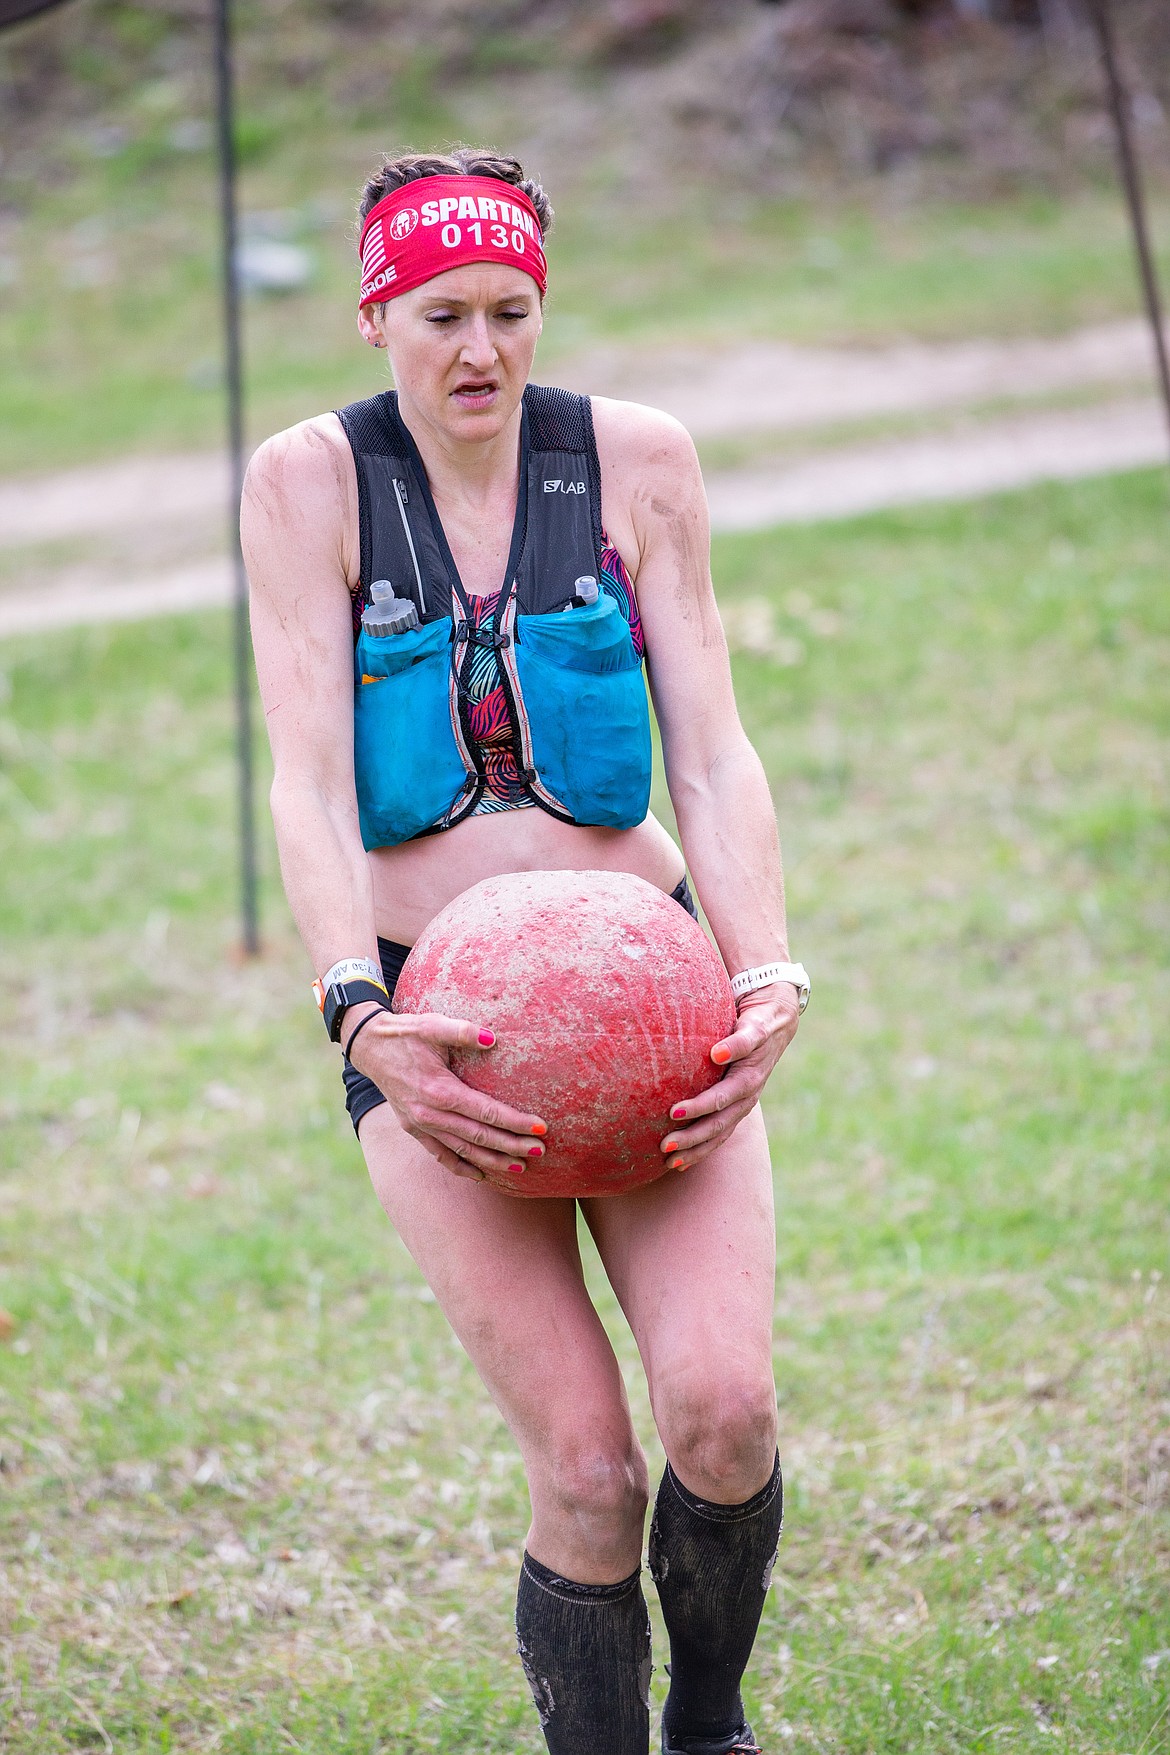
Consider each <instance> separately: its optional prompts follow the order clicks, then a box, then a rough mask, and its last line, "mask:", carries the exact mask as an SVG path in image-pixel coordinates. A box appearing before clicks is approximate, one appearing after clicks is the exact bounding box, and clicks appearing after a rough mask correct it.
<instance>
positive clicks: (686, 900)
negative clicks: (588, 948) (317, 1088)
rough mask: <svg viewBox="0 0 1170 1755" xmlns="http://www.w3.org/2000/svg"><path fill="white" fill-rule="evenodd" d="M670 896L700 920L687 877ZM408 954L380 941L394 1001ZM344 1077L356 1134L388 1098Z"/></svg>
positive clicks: (348, 1070)
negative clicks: (362, 1122)
mask: <svg viewBox="0 0 1170 1755" xmlns="http://www.w3.org/2000/svg"><path fill="white" fill-rule="evenodd" d="M670 896H671V900H672V901H673V902H677V903H678V904H679V905H680V907H683V908H685V909H686V911H687V913H688V914H690V915H693V917H694V918H695V919H696V920H697V919H698V918H699V911H698V909H697V908H696V907H695V898H694V897H693V896H692V895H691V886H690V884H689V883H688V882H687V880H686V878H685V877H684V878H683V879H682V882H681V883H680V884H679V885H678V888H677V889H674V890H672V891H671V892H670ZM409 955H410V946H409V945H400V944H395V942H394V940H393V939H389V938H380V939H379V940H378V956H379V957H380V958H381V962H382V977H383V980H384V981H385V983H386V991H387V993H388V994H389V995H390V997H391V999H393V998H394V989H395V986H396V985H397V982H398V977H399V976H400V975H401V973H402V965H403V963H405V961H406V959H407V957H408V956H409ZM341 1076H342V1078H343V1079H344V1080H345V1107H346V1108H347V1109H348V1110H349V1119H350V1120H351V1121H352V1122H353V1131H354V1132H355V1133H356V1132H357V1131H358V1128H359V1126H360V1125H361V1121H362V1117H363V1116H365V1115H368V1114H369V1113H370V1110H371V1109H376V1108H377V1107H378V1104H379V1103H384V1102H385V1101H386V1099H385V1097H383V1095H382V1093H381V1091H380V1090H379V1089H378V1087H377V1085H376V1084H375V1083H374V1081H373V1079H368V1078H367V1077H366V1075H365V1073H360V1072H359V1071H358V1069H357V1067H356V1066H351V1065H350V1063H349V1061H348V1060H343V1061H342V1063H341Z"/></svg>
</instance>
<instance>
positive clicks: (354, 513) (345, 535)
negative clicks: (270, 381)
mask: <svg viewBox="0 0 1170 1755" xmlns="http://www.w3.org/2000/svg"><path fill="white" fill-rule="evenodd" d="M357 533H358V495H357V475H356V472H355V469H354V462H353V453H352V451H351V450H350V447H349V441H348V440H347V438H346V436H345V432H344V429H343V428H342V425H341V422H340V421H339V420H338V418H337V416H336V415H335V414H320V415H316V416H315V417H314V418H313V419H312V420H304V421H300V422H299V423H298V424H297V425H296V426H295V427H288V428H286V429H285V431H284V432H282V433H274V434H273V435H272V437H271V438H270V439H265V441H264V443H263V444H262V445H260V446H259V447H258V448H257V450H256V451H255V452H254V454H253V456H252V459H251V461H250V463H249V464H248V470H247V474H246V476H245V477H244V499H243V505H242V507H241V512H240V534H241V536H242V539H243V543H244V557H245V559H246V561H247V563H248V571H249V574H250V575H251V576H252V579H253V583H256V581H257V580H262V579H263V578H264V577H265V576H266V570H269V569H271V568H275V569H276V572H277V573H278V574H279V575H280V576H281V577H284V576H285V575H286V574H287V573H288V571H289V569H290V567H293V566H299V567H304V566H306V565H309V564H310V563H311V567H312V570H313V571H314V573H315V574H319V573H320V572H321V570H322V568H324V567H328V566H332V567H334V568H337V569H338V570H339V572H340V574H341V576H342V577H343V578H344V580H345V582H346V584H347V586H349V587H350V588H352V587H353V585H354V584H355V583H356V581H357V576H358V534H357Z"/></svg>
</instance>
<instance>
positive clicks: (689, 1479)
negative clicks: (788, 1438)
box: [655, 1371, 776, 1505]
mask: <svg viewBox="0 0 1170 1755" xmlns="http://www.w3.org/2000/svg"><path fill="white" fill-rule="evenodd" d="M655 1412H656V1414H657V1416H658V1427H659V1431H660V1433H661V1436H662V1442H663V1445H664V1447H665V1449H666V1454H667V1456H668V1457H669V1459H670V1464H671V1467H672V1468H673V1469H674V1471H675V1473H676V1474H677V1475H678V1476H679V1478H680V1480H681V1481H682V1482H683V1485H684V1486H686V1487H689V1488H690V1490H691V1492H692V1493H697V1494H698V1495H699V1497H700V1498H702V1499H711V1500H713V1501H715V1503H717V1504H721V1505H739V1504H742V1502H743V1501H744V1500H745V1499H750V1498H751V1496H752V1494H753V1493H757V1492H758V1491H759V1490H760V1488H761V1487H763V1486H765V1485H766V1483H767V1481H768V1478H769V1476H770V1475H771V1472H772V1468H773V1465H774V1463H775V1459H776V1388H775V1384H774V1383H773V1380H772V1376H771V1373H770V1372H768V1371H756V1372H752V1371H744V1372H732V1373H725V1374H724V1375H723V1376H722V1377H720V1376H718V1375H717V1374H715V1373H712V1374H711V1375H704V1376H703V1377H696V1376H693V1375H688V1376H687V1377H686V1378H685V1379H683V1380H680V1381H678V1382H676V1383H675V1384H673V1385H671V1386H669V1387H668V1388H667V1389H666V1390H665V1392H664V1393H663V1394H662V1395H661V1396H659V1397H656V1398H655Z"/></svg>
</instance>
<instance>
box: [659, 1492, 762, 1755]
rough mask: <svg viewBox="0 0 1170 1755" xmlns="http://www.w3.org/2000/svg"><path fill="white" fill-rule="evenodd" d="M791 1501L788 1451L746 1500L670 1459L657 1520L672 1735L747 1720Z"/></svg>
mask: <svg viewBox="0 0 1170 1755" xmlns="http://www.w3.org/2000/svg"><path fill="white" fill-rule="evenodd" d="M783 1509H784V1486H783V1482H782V1481H781V1478H780V1459H779V1457H777V1459H776V1467H775V1469H774V1470H773V1471H772V1478H771V1480H770V1481H769V1482H768V1484H767V1486H766V1487H764V1488H762V1489H761V1491H760V1492H759V1493H757V1494H756V1495H755V1496H754V1498H751V1499H748V1500H746V1501H745V1502H744V1503H743V1504H742V1505H716V1504H714V1503H712V1501H711V1500H708V1499H700V1498H698V1496H697V1495H696V1494H694V1493H690V1492H688V1491H687V1489H686V1488H685V1487H684V1486H683V1484H682V1482H681V1481H680V1480H679V1478H678V1476H677V1475H676V1474H675V1472H674V1470H673V1469H672V1468H671V1467H670V1464H669V1463H668V1464H667V1465H666V1473H665V1474H664V1475H663V1477H662V1483H661V1485H660V1487H659V1489H658V1499H657V1502H656V1504H655V1507H654V1521H653V1523H652V1524H651V1526H650V1572H651V1576H652V1577H653V1579H654V1582H655V1584H656V1585H657V1586H658V1595H659V1599H660V1600H661V1603H662V1615H663V1619H664V1620H665V1622H666V1630H667V1632H668V1633H669V1634H670V1693H669V1694H668V1695H667V1698H666V1706H665V1708H664V1709H663V1715H662V1722H663V1727H664V1729H665V1731H666V1733H667V1738H668V1740H669V1741H670V1742H671V1743H672V1744H675V1745H685V1743H686V1742H687V1741H688V1740H689V1739H696V1740H699V1741H702V1740H707V1739H709V1740H711V1741H713V1742H718V1741H719V1739H720V1738H724V1737H732V1736H734V1734H735V1733H736V1731H738V1730H740V1729H741V1728H742V1726H743V1722H744V1716H743V1701H742V1700H741V1699H740V1693H739V1684H740V1679H741V1677H742V1676H743V1673H744V1671H745V1669H746V1668H747V1662H748V1658H749V1657H750V1656H751V1652H752V1645H753V1644H754V1642H755V1637H756V1629H757V1627H758V1626H759V1624H760V1615H761V1613H762V1611H763V1607H764V1598H765V1597H766V1595H767V1593H768V1585H769V1584H770V1583H771V1579H772V1566H773V1564H774V1562H775V1558H776V1544H777V1542H778V1541H779V1539H780V1524H781V1519H782V1515H783Z"/></svg>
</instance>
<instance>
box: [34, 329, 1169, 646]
mask: <svg viewBox="0 0 1170 1755" xmlns="http://www.w3.org/2000/svg"><path fill="white" fill-rule="evenodd" d="M556 377H557V379H558V381H559V382H562V383H565V384H566V385H569V386H571V387H578V386H584V385H585V384H586V383H588V384H589V385H590V386H591V387H592V388H593V389H594V390H595V391H599V392H601V393H604V392H605V391H607V390H608V391H611V392H613V393H615V394H616V393H620V394H622V395H624V396H626V397H630V398H632V399H634V400H640V401H646V402H650V403H654V404H656V405H657V406H659V407H663V408H667V409H668V410H669V411H670V412H671V413H673V414H675V415H677V416H678V418H679V419H681V420H683V421H684V422H685V424H686V425H687V426H688V427H689V428H690V430H691V431H692V432H693V433H694V434H695V436H696V438H698V439H699V440H700V441H702V440H704V439H712V438H726V437H729V436H734V435H744V436H747V435H750V434H752V433H762V432H770V433H776V434H781V433H786V432H787V433H792V432H794V431H803V432H805V433H807V434H808V435H809V437H810V440H812V439H813V438H814V436H815V430H816V428H817V427H825V426H835V427H839V426H841V425H842V424H844V423H847V422H848V421H857V420H872V419H874V418H876V417H879V416H887V417H892V416H898V415H906V414H919V415H920V414H922V413H924V412H929V411H935V412H938V413H939V414H940V416H945V417H946V424H945V425H940V427H939V428H938V429H936V430H932V431H930V432H928V433H925V434H922V433H920V434H918V435H916V436H915V437H913V438H890V439H875V440H870V441H868V442H865V443H852V444H835V445H832V446H830V447H827V448H826V447H824V446H822V447H821V448H819V449H818V448H812V449H810V450H808V451H807V452H805V453H804V454H802V455H793V454H792V453H791V451H789V452H787V453H786V454H785V455H784V456H783V457H781V458H778V459H776V460H773V461H769V462H768V463H767V464H760V465H758V466H755V467H752V468H746V469H736V470H726V471H714V472H710V471H709V472H708V475H707V487H708V493H709V496H710V500H711V514H712V524H713V526H714V528H715V529H716V530H752V529H763V528H767V527H768V526H770V525H775V524H784V523H798V522H805V521H809V520H816V519H826V518H838V517H848V516H851V515H852V514H855V513H858V512H865V511H872V510H875V509H878V508H880V507H883V506H899V505H908V504H911V503H913V502H915V501H924V500H941V499H963V498H973V497H977V496H979V495H982V494H986V493H992V492H995V491H998V490H1001V489H1005V488H1011V487H1019V486H1024V485H1026V484H1028V483H1030V482H1036V481H1043V480H1056V479H1067V478H1070V477H1076V476H1082V475H1093V474H1100V473H1106V472H1109V471H1112V470H1121V469H1131V468H1136V467H1139V466H1141V465H1143V464H1152V463H1157V462H1159V461H1161V460H1162V459H1164V458H1166V457H1167V456H1168V455H1170V442H1168V439H1167V434H1166V427H1165V422H1164V419H1163V416H1162V412H1161V409H1160V406H1159V404H1158V403H1157V401H1156V400H1155V399H1154V397H1153V396H1151V395H1149V394H1146V395H1140V394H1138V395H1135V394H1133V393H1132V392H1133V391H1134V390H1140V389H1145V388H1146V387H1147V386H1149V384H1150V382H1151V377H1152V361H1151V349H1150V343H1149V337H1148V335H1147V334H1146V332H1145V331H1144V330H1143V328H1142V326H1141V325H1140V324H1139V323H1118V324H1109V325H1102V326H1098V327H1096V328H1093V329H1086V330H1082V331H1080V332H1078V333H1077V334H1074V335H1071V336H1067V337H1064V338H1062V339H1060V340H1057V341H1051V340H1041V341H1015V342H989V341H976V342H967V343H962V344H957V345H950V346H943V345H937V346H927V345H925V344H920V343H906V344H904V345H899V346H896V347H892V348H888V349H883V350H881V351H877V350H860V349H859V350H840V351H830V350H827V349H807V350H806V349H798V348H793V347H785V346H781V345H778V344H763V343H753V344H750V345H748V346H745V347H739V348H734V349H726V350H721V351H719V352H718V353H708V354H694V355H689V356H688V355H683V354H680V353H678V352H671V353H669V354H664V355H662V356H659V357H654V358H651V359H647V358H646V356H645V355H644V354H639V355H638V356H636V357H635V356H632V355H630V354H628V353H621V352H618V351H617V350H607V351H606V352H604V353H601V352H598V353H596V354H594V355H593V356H591V357H590V358H589V359H581V360H577V361H574V362H571V364H570V365H569V366H567V367H566V369H565V370H564V371H562V372H558V373H557V374H556ZM1110 389H1112V390H1113V391H1114V392H1115V394H1114V395H1113V396H1112V397H1111V398H1110V399H1108V400H1103V401H1097V402H1094V403H1092V404H1091V405H1090V406H1087V407H1065V408H1062V409H1060V410H1053V409H1046V410H1043V411H1037V410H1033V411H1032V412H1026V411H1025V410H1023V409H1022V410H1021V412H1019V413H1017V414H1013V415H1012V416H1011V417H1010V418H1005V417H1004V416H1003V415H1002V414H1000V415H998V416H997V417H996V418H994V419H978V420H976V419H970V418H963V419H960V420H959V421H958V422H956V414H957V413H960V412H961V411H963V410H965V409H969V408H971V407H973V406H977V405H980V404H982V405H984V406H986V405H987V404H988V403H999V402H1003V401H1019V402H1021V403H1026V402H1027V400H1028V399H1029V398H1032V399H1035V398H1037V397H1043V396H1052V395H1054V394H1063V395H1070V394H1075V393H1077V392H1081V393H1085V394H1088V395H1091V396H1092V395H1095V396H1100V395H1101V394H1102V392H1107V391H1109V390H1110ZM1121 391H1129V392H1130V394H1128V395H1119V394H1116V392H1121ZM226 498H227V480H226V472H225V468H224V464H223V460H222V458H221V457H219V456H217V455H214V454H211V455H195V456H172V457H157V458H132V459H126V460H123V461H120V462H117V463H112V464H103V465H97V466H94V467H92V468H88V469H78V470H71V471H68V472H63V473H61V474H58V475H54V476H49V477H42V478H40V479H31V480H24V481H9V482H0V549H6V550H9V551H13V552H14V559H15V561H16V566H15V571H13V568H12V567H11V566H10V567H9V573H10V576H11V578H12V583H11V585H10V586H9V588H8V589H6V590H4V591H2V592H0V637H4V636H11V635H17V634H23V633H31V632H34V631H36V630H38V629H43V628H51V627H63V626H68V625H71V624H75V623H84V622H98V621H111V620H125V619H132V618H135V617H138V616H144V615H158V614H164V613H167V612H176V611H181V610H190V609H196V608H200V607H204V606H207V605H213V604H221V603H225V602H227V601H228V597H229V594H230V588H231V581H230V571H229V568H228V566H227V563H226V561H225V560H224V559H223V558H222V546H223V529H224V523H225V517H226V514H225V509H224V508H225V502H226ZM170 527H174V528H175V529H176V530H177V529H184V530H186V531H187V532H188V533H189V532H190V530H191V529H192V528H193V527H194V528H196V529H197V530H198V532H199V535H200V539H201V540H200V546H201V547H203V548H205V550H206V552H205V553H204V554H201V555H199V556H198V557H197V558H194V559H192V558H191V557H190V556H189V555H188V556H187V557H185V558H184V559H183V560H182V561H181V563H177V564H173V565H169V566H167V565H163V566H161V567H160V566H155V567H153V568H152V570H151V571H150V572H149V574H147V573H145V572H144V571H143V572H142V573H141V574H139V575H137V576H136V575H135V574H134V572H129V573H128V572H127V569H126V568H125V567H124V566H119V567H117V568H113V567H110V566H106V567H103V566H102V565H100V564H88V565H81V564H73V565H71V566H64V567H63V566H62V565H61V564H60V563H59V562H58V563H57V565H55V566H50V565H47V564H46V557H44V556H39V555H38V554H37V547H38V545H40V544H44V543H47V542H53V543H61V542H64V541H69V542H73V543H80V542H83V541H84V540H86V539H91V538H92V539H100V538H111V537H119V536H121V537H123V538H126V537H132V536H133V535H134V533H136V532H146V531H148V530H149V531H151V532H156V533H157V532H160V531H163V532H165V531H166V530H167V529H168V528H170ZM26 552H27V575H28V577H29V578H30V580H31V578H33V577H36V578H37V580H38V583H37V585H36V586H35V587H33V586H31V584H30V585H25V584H24V583H23V581H22V576H23V575H24V573H25V563H24V556H25V553H26Z"/></svg>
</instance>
